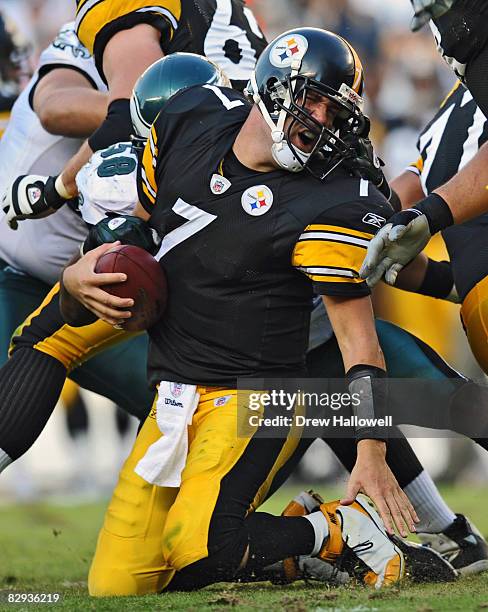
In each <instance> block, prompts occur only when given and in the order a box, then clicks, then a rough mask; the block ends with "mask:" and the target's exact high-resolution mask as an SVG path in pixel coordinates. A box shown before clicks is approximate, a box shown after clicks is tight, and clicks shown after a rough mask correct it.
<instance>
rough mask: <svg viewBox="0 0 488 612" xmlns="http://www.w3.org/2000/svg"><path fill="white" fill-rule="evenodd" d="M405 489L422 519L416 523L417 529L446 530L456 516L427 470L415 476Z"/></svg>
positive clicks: (433, 531) (430, 531) (426, 530)
mask: <svg viewBox="0 0 488 612" xmlns="http://www.w3.org/2000/svg"><path fill="white" fill-rule="evenodd" d="M404 491H405V493H406V494H407V496H408V498H409V499H410V501H411V502H412V505H413V507H414V508H415V510H416V512H417V514H418V517H419V519H420V523H417V525H416V529H417V531H420V532H424V533H439V532H441V531H444V529H446V528H447V527H448V526H449V525H450V524H451V523H452V522H453V521H454V519H455V518H456V515H455V514H454V512H453V511H452V510H451V509H450V508H449V506H448V505H447V504H446V502H445V501H444V500H443V499H442V497H441V495H440V493H439V491H438V490H437V487H436V486H435V484H434V481H433V480H432V478H431V477H430V475H429V474H428V473H427V472H426V471H425V470H423V471H422V472H420V474H419V475H418V476H417V478H414V479H413V480H412V482H411V483H410V484H408V485H407V486H406V487H405V488H404Z"/></svg>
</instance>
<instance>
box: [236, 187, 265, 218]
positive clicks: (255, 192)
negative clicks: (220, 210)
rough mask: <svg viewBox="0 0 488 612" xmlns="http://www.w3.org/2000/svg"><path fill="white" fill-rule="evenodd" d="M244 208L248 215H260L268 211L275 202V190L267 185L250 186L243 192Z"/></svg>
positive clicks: (242, 201)
mask: <svg viewBox="0 0 488 612" xmlns="http://www.w3.org/2000/svg"><path fill="white" fill-rule="evenodd" d="M241 203H242V208H243V209H244V210H245V211H246V212H247V214H248V215H252V216H253V217H260V216H261V215H264V214H265V213H267V212H268V210H269V209H270V208H271V206H272V204H273V192H272V191H271V189H270V188H269V187H266V185H256V187H249V189H246V191H245V192H244V193H243V194H242V198H241Z"/></svg>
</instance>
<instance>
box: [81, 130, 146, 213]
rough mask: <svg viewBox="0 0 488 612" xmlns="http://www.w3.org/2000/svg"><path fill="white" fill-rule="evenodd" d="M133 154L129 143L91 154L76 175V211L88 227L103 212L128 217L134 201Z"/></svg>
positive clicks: (134, 171)
mask: <svg viewBox="0 0 488 612" xmlns="http://www.w3.org/2000/svg"><path fill="white" fill-rule="evenodd" d="M137 163H138V160H137V154H136V152H135V151H134V150H133V148H132V144H131V143H130V142H119V143H118V144H115V145H113V146H111V147H109V148H108V149H105V150H103V151H97V152H96V153H94V154H93V155H92V156H91V158H90V161H89V162H88V163H87V164H85V165H84V166H83V168H82V169H81V170H80V171H79V172H78V174H77V175H76V184H77V186H78V190H79V192H80V204H79V209H80V213H81V216H82V217H83V219H84V220H85V221H86V222H87V223H90V224H92V225H95V223H98V222H99V221H100V220H101V219H103V218H104V217H105V216H106V215H105V213H107V212H113V213H117V214H125V215H130V214H132V212H133V210H134V206H135V205H136V202H137V200H138V197H137Z"/></svg>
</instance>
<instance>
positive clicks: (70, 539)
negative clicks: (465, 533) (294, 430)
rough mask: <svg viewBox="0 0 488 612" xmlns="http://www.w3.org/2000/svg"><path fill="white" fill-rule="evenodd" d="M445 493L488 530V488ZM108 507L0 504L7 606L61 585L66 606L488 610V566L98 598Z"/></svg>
mask: <svg viewBox="0 0 488 612" xmlns="http://www.w3.org/2000/svg"><path fill="white" fill-rule="evenodd" d="M296 492H297V488H296V487H294V488H293V489H288V490H287V489H283V490H282V491H280V493H279V494H277V495H276V496H275V497H274V498H273V499H271V500H270V501H269V502H268V503H267V505H266V507H265V508H266V509H267V510H269V511H271V512H276V513H277V512H280V511H281V509H282V508H283V507H284V505H286V503H287V502H288V501H289V499H290V497H291V496H292V495H293V494H294V493H296ZM324 492H325V491H324ZM444 493H445V497H446V499H447V500H448V502H449V503H450V504H451V506H452V508H453V509H454V510H457V511H462V512H464V513H465V514H467V515H469V516H470V517H471V518H472V519H473V520H474V521H475V522H476V523H477V525H478V526H479V527H480V529H481V530H482V531H483V533H485V534H488V512H487V510H486V509H487V507H488V489H467V488H451V489H447V490H445V491H444ZM104 507H105V504H104V503H98V504H89V505H80V506H59V505H58V506H55V505H51V504H36V505H30V506H15V507H0V610H2V611H3V610H12V609H16V610H28V609H32V607H34V604H30V605H27V604H8V603H7V602H6V594H7V592H12V591H16V592H31V593H32V592H38V593H47V592H51V593H54V592H56V593H60V594H61V601H60V602H59V603H57V604H54V605H53V606H52V607H55V608H56V609H59V610H195V611H196V610H201V609H204V610H224V609H226V608H227V609H228V608H235V609H239V610H267V611H270V610H286V611H292V612H302V611H306V610H307V611H308V610H313V611H317V612H319V611H322V610H329V611H331V612H332V611H334V612H339V611H342V610H351V611H354V612H369V611H371V612H373V611H376V610H378V611H381V610H395V612H399V611H403V610H408V611H409V612H429V611H431V610H432V611H434V610H442V611H450V610H482V609H487V610H488V573H487V574H485V575H484V576H483V575H482V576H477V577H474V578H466V579H463V580H459V581H458V582H456V583H450V584H437V585H435V584H434V585H428V586H422V585H416V586H404V587H403V588H402V589H400V590H397V589H392V590H389V591H380V592H373V591H371V590H369V589H365V588H361V587H341V588H335V589H326V588H324V587H321V588H319V587H317V586H307V585H305V584H304V583H297V584H295V585H289V586H286V587H278V586H272V585H269V584H267V583H260V584H256V585H253V586H243V585H216V586H213V587H209V588H207V589H205V590H203V591H200V592H198V593H189V594H185V593H181V594H180V593H176V594H175V593H171V594H163V595H159V596H156V595H155V596H145V597H134V598H127V599H119V598H110V599H109V598H107V599H91V598H89V597H88V595H87V590H86V576H87V572H88V567H89V563H90V559H91V556H92V553H93V549H94V546H95V540H96V535H97V531H98V528H99V526H100V524H101V521H102V517H103V513H104ZM36 607H38V606H36ZM49 607H51V606H49Z"/></svg>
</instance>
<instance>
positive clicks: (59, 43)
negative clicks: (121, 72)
mask: <svg viewBox="0 0 488 612" xmlns="http://www.w3.org/2000/svg"><path fill="white" fill-rule="evenodd" d="M74 25H75V24H74V21H72V22H69V23H66V24H64V25H63V26H62V27H61V29H60V30H59V32H58V35H57V36H56V38H55V39H54V40H53V42H52V43H51V44H50V45H49V47H47V48H46V49H44V51H43V52H42V53H41V56H40V58H39V66H38V69H40V68H42V67H43V66H48V65H50V64H66V66H71V67H74V68H77V69H78V70H81V71H82V72H84V73H86V75H87V76H88V77H89V78H90V80H91V81H93V82H94V83H95V85H96V87H97V89H98V90H100V91H106V90H107V87H106V85H105V84H104V82H103V81H102V79H101V77H100V75H99V74H98V70H97V69H96V67H95V60H94V59H93V57H92V56H91V55H90V52H89V51H88V49H86V48H85V47H84V46H83V45H82V44H81V42H80V41H79V39H78V37H77V36H76V33H75V29H74Z"/></svg>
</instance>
